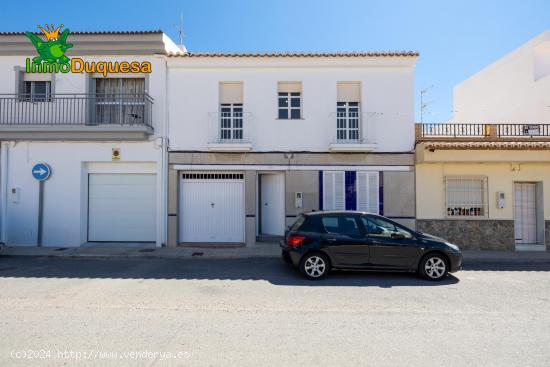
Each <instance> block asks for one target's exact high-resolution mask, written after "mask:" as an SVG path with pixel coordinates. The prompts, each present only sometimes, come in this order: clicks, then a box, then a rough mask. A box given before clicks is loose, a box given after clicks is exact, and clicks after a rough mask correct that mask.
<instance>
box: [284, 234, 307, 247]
mask: <svg viewBox="0 0 550 367" xmlns="http://www.w3.org/2000/svg"><path fill="white" fill-rule="evenodd" d="M305 239H306V238H305V237H304V236H296V235H292V236H289V237H288V240H287V243H288V245H289V246H291V247H298V246H300V245H301V244H302V242H304V240H305Z"/></svg>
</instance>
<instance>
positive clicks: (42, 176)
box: [32, 163, 52, 181]
mask: <svg viewBox="0 0 550 367" xmlns="http://www.w3.org/2000/svg"><path fill="white" fill-rule="evenodd" d="M51 173H52V169H51V168H50V166H48V164H46V163H37V164H35V165H34V166H33V167H32V177H34V178H36V179H37V180H38V181H44V180H47V179H48V177H50V174H51Z"/></svg>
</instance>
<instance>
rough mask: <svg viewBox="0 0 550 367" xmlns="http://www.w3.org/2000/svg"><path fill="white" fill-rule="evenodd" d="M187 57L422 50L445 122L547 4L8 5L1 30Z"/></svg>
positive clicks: (348, 0) (540, 22) (430, 115)
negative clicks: (471, 80) (119, 43)
mask: <svg viewBox="0 0 550 367" xmlns="http://www.w3.org/2000/svg"><path fill="white" fill-rule="evenodd" d="M180 14H182V15H183V29H184V33H185V35H184V44H185V45H186V47H187V49H188V50H189V51H378V50H415V51H419V52H420V58H419V60H418V63H417V68H416V75H415V76H416V79H415V106H416V121H420V118H421V114H420V98H419V96H420V91H421V90H423V89H426V88H429V89H428V91H427V94H426V101H427V102H428V106H427V107H426V109H425V113H424V114H423V121H424V122H444V121H447V120H449V119H450V118H452V110H453V100H452V98H453V96H452V93H453V87H454V86H455V85H456V84H458V83H459V82H461V81H462V80H464V79H466V78H468V77H469V76H470V75H472V74H474V73H476V72H477V71H479V70H481V69H482V68H484V67H485V66H487V65H489V64H491V63H492V62H494V61H496V60H497V59H499V58H500V57H502V56H504V55H505V54H507V53H508V52H510V51H512V50H513V49H515V48H517V47H518V46H520V45H521V44H523V43H525V42H526V41H528V40H529V39H531V38H533V37H535V36H536V35H538V34H539V33H541V32H543V31H544V30H546V29H550V0H523V1H519V0H518V1H511V0H498V1H497V0H477V1H474V0H459V1H457V0H410V1H406V0H386V1H383V0H363V1H361V0H270V1H260V0H257V1H254V0H231V1H223V0H202V1H199V0H168V1H162V0H155V1H138V0H134V1H123V0H118V1H114V0H111V1H102V0H90V1H74V0H73V1H64V0H57V1H55V2H47V1H46V2H45V1H43V0H41V1H34V0H25V1H24V6H23V5H22V4H20V3H19V2H15V1H5V2H3V3H2V5H1V8H0V31H36V26H37V25H40V24H45V23H48V24H49V23H54V24H56V25H57V24H59V23H63V24H65V27H66V28H70V29H71V30H72V31H103V30H151V29H161V30H163V31H164V32H165V33H167V34H168V35H169V36H170V37H171V38H172V39H173V40H175V41H176V40H178V39H179V36H178V32H177V30H176V25H177V24H178V23H179V22H180Z"/></svg>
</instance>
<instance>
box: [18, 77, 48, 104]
mask: <svg viewBox="0 0 550 367" xmlns="http://www.w3.org/2000/svg"><path fill="white" fill-rule="evenodd" d="M50 93H51V82H49V81H25V82H24V92H23V96H22V98H21V100H23V101H30V102H50V101H51V94H50Z"/></svg>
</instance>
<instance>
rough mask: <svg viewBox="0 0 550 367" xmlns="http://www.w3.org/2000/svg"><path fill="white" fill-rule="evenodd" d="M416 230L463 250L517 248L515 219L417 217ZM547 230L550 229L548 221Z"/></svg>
mask: <svg viewBox="0 0 550 367" xmlns="http://www.w3.org/2000/svg"><path fill="white" fill-rule="evenodd" d="M416 230H417V231H420V232H425V233H429V234H431V235H434V236H438V237H442V238H444V239H446V240H448V241H449V242H451V243H454V244H456V245H458V246H459V247H460V249H462V250H499V251H514V250H515V243H514V242H515V241H514V221H513V220H490V219H485V220H475V219H473V220H472V219H467V220H460V219H452V220H446V219H417V220H416ZM546 230H547V232H548V231H550V225H549V224H548V222H547V227H546ZM546 238H548V236H547V237H546Z"/></svg>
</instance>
